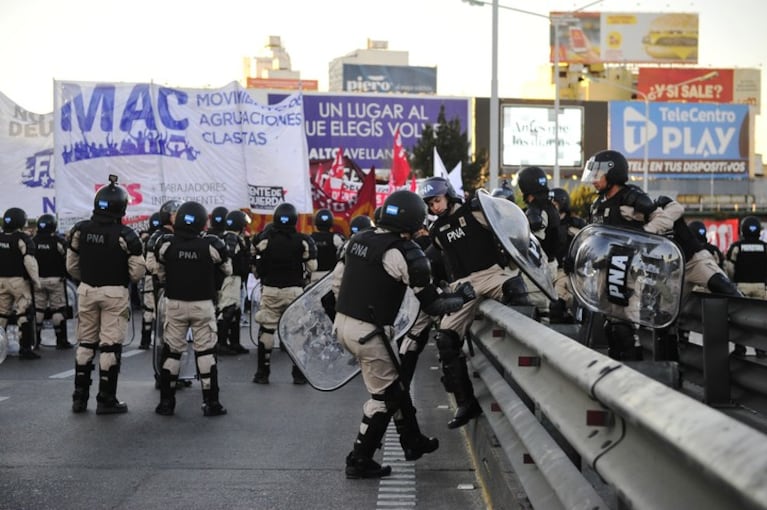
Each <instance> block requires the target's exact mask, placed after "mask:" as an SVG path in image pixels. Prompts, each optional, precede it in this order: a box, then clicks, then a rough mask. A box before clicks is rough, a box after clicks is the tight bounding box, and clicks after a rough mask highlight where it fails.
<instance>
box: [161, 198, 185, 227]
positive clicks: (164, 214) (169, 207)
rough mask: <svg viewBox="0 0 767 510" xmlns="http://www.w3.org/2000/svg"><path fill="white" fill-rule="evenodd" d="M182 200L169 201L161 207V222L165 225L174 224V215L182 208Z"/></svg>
mask: <svg viewBox="0 0 767 510" xmlns="http://www.w3.org/2000/svg"><path fill="white" fill-rule="evenodd" d="M181 204H182V202H181V200H175V199H174V200H168V201H167V202H165V203H164V204H162V205H161V206H160V222H161V223H162V224H163V225H171V224H173V218H172V217H171V216H173V214H177V213H178V209H179V207H181Z"/></svg>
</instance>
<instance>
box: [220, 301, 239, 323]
mask: <svg viewBox="0 0 767 510" xmlns="http://www.w3.org/2000/svg"><path fill="white" fill-rule="evenodd" d="M237 311H238V310H237V307H236V306H234V305H230V306H227V307H226V308H224V309H223V310H221V320H223V321H224V322H225V323H227V324H228V323H230V322H232V321H233V320H234V318H235V316H236V315H237Z"/></svg>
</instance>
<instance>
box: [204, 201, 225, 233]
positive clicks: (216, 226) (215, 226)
mask: <svg viewBox="0 0 767 510" xmlns="http://www.w3.org/2000/svg"><path fill="white" fill-rule="evenodd" d="M227 214H229V210H228V209H227V208H226V207H224V206H218V207H215V208H214V209H213V210H212V211H211V212H210V220H209V221H208V234H212V235H214V236H218V237H223V235H224V232H225V231H226V215H227Z"/></svg>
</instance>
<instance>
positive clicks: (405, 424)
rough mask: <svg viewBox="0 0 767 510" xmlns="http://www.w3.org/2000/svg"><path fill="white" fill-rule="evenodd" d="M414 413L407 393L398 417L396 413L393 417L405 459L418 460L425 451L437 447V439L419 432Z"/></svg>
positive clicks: (413, 407) (431, 450)
mask: <svg viewBox="0 0 767 510" xmlns="http://www.w3.org/2000/svg"><path fill="white" fill-rule="evenodd" d="M415 413H416V410H415V406H413V402H412V401H411V400H410V395H409V394H407V396H406V397H405V399H404V402H403V403H402V405H401V407H400V410H399V415H400V416H399V418H398V417H397V416H396V415H395V418H394V425H395V426H396V427H397V433H398V434H399V443H400V446H402V451H403V452H404V453H405V460H418V459H420V458H421V457H422V456H423V455H424V454H425V453H431V452H433V451H435V450H436V449H437V448H439V439H437V438H436V437H427V436H424V435H423V434H422V433H421V428H420V427H419V426H418V420H417V419H416V417H415Z"/></svg>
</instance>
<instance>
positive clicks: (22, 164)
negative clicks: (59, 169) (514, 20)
mask: <svg viewBox="0 0 767 510" xmlns="http://www.w3.org/2000/svg"><path fill="white" fill-rule="evenodd" d="M52 159H53V113H48V114H44V115H43V114H37V113H32V112H28V111H27V110H25V109H23V108H22V107H20V106H19V105H17V104H16V103H14V102H13V101H11V100H10V99H9V98H7V97H6V96H5V95H3V94H2V93H0V214H2V213H3V211H5V210H6V209H8V208H10V207H20V208H22V209H24V211H26V213H27V215H28V216H29V217H30V218H35V217H37V216H39V215H41V214H45V213H50V214H53V213H55V212H56V204H55V198H54V187H53V184H54V175H53V171H52V168H51V160H52Z"/></svg>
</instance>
